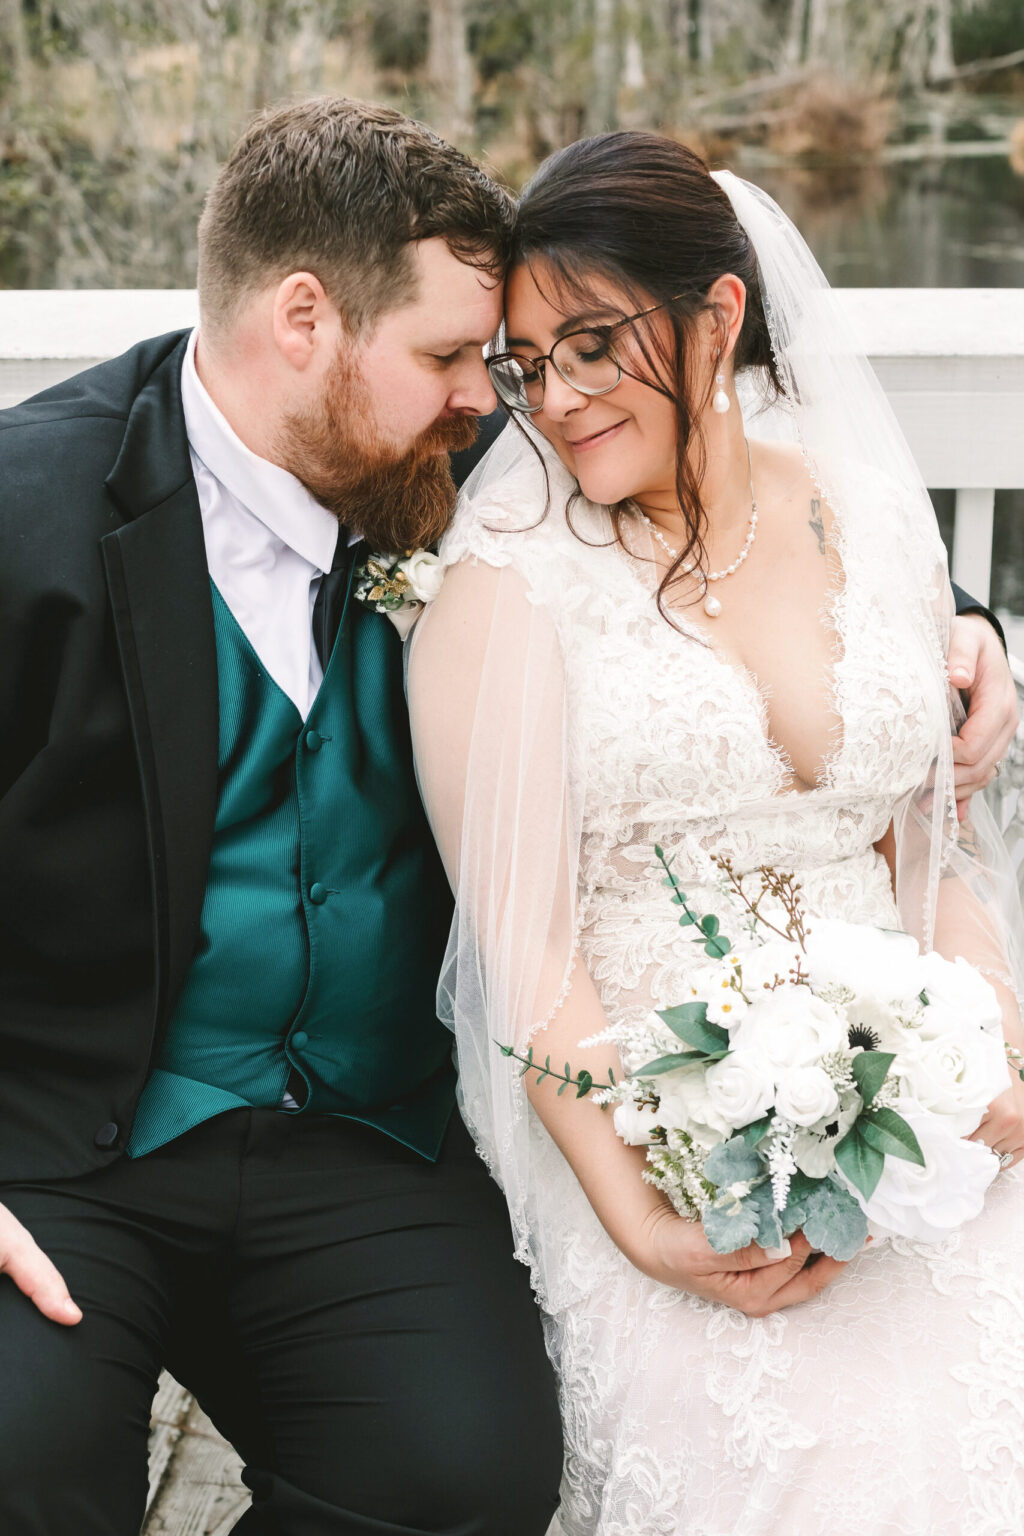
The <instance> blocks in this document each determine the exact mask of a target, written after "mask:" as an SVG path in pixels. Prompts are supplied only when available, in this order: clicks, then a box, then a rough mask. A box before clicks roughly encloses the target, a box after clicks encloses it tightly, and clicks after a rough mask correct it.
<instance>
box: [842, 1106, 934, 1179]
mask: <svg viewBox="0 0 1024 1536" xmlns="http://www.w3.org/2000/svg"><path fill="white" fill-rule="evenodd" d="M857 1129H858V1130H859V1131H860V1134H861V1135H862V1136H863V1138H864V1140H865V1141H866V1142H867V1143H868V1145H869V1146H871V1147H874V1148H875V1149H876V1151H878V1152H882V1153H884V1154H885V1155H886V1156H887V1157H903V1158H906V1160H907V1162H908V1163H916V1164H917V1166H918V1167H919V1168H923V1167H924V1153H923V1152H922V1151H921V1143H920V1142H919V1141H918V1139H917V1137H916V1136H915V1135H914V1132H913V1130H912V1129H911V1128H910V1126H909V1125H908V1124H907V1122H906V1121H905V1120H904V1118H903V1116H902V1115H898V1114H897V1113H896V1111H895V1110H894V1109H872V1110H870V1111H869V1113H868V1114H866V1115H861V1117H860V1119H859V1120H858V1121H857Z"/></svg>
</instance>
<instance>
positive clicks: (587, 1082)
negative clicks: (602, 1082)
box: [576, 1067, 594, 1099]
mask: <svg viewBox="0 0 1024 1536" xmlns="http://www.w3.org/2000/svg"><path fill="white" fill-rule="evenodd" d="M593 1086H594V1079H593V1078H592V1077H591V1075H590V1073H589V1072H588V1071H587V1069H586V1067H583V1068H581V1070H580V1075H579V1077H578V1078H577V1080H576V1097H577V1098H578V1099H585V1098H586V1096H587V1094H588V1093H589V1092H590V1090H591V1088H593Z"/></svg>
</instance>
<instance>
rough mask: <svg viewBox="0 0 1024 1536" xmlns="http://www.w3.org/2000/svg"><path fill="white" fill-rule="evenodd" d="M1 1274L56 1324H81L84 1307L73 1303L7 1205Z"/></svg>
mask: <svg viewBox="0 0 1024 1536" xmlns="http://www.w3.org/2000/svg"><path fill="white" fill-rule="evenodd" d="M0 1274H4V1275H8V1276H9V1277H10V1278H11V1279H12V1280H13V1281H14V1283H15V1285H16V1286H17V1287H18V1289H19V1291H24V1293H25V1295H26V1296H27V1297H28V1299H29V1301H31V1302H34V1303H35V1305H36V1306H37V1307H38V1308H39V1310H40V1312H41V1313H42V1314H43V1316H44V1317H48V1318H50V1319H51V1320H52V1321H53V1322H55V1323H67V1324H72V1323H78V1322H81V1320H82V1312H81V1308H79V1307H76V1305H75V1303H74V1302H73V1301H72V1300H71V1297H70V1295H69V1294H68V1288H67V1286H66V1285H65V1284H64V1281H63V1279H62V1277H61V1275H60V1273H59V1271H58V1270H57V1268H56V1267H55V1265H53V1264H51V1263H50V1260H49V1259H48V1258H47V1257H46V1254H45V1253H44V1252H43V1251H42V1249H41V1248H40V1247H39V1246H38V1244H37V1243H36V1242H35V1239H34V1238H33V1237H32V1236H31V1234H30V1233H29V1232H27V1231H26V1230H25V1228H24V1227H23V1226H22V1224H21V1222H20V1221H19V1220H18V1218H17V1217H16V1216H14V1215H12V1214H11V1212H10V1211H9V1210H8V1209H7V1207H6V1206H4V1205H0Z"/></svg>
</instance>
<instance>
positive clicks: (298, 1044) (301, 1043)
mask: <svg viewBox="0 0 1024 1536" xmlns="http://www.w3.org/2000/svg"><path fill="white" fill-rule="evenodd" d="M291 1044H292V1049H293V1050H296V1051H301V1050H303V1049H305V1047H306V1046H307V1045H308V1044H309V1036H308V1035H307V1034H306V1031H305V1030H304V1029H297V1030H296V1031H295V1033H294V1035H292V1039H291Z"/></svg>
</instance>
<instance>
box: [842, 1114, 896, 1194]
mask: <svg viewBox="0 0 1024 1536" xmlns="http://www.w3.org/2000/svg"><path fill="white" fill-rule="evenodd" d="M861 1118H863V1116H862V1117H861ZM836 1162H837V1163H838V1164H839V1166H840V1168H841V1169H842V1170H843V1172H844V1173H845V1174H846V1177H847V1178H848V1179H849V1181H850V1183H851V1184H852V1185H853V1187H854V1188H855V1189H859V1190H860V1192H861V1194H862V1195H863V1196H864V1198H865V1200H870V1199H871V1196H872V1195H873V1194H874V1192H875V1190H876V1189H877V1188H878V1181H879V1179H880V1178H881V1177H882V1169H883V1167H884V1166H885V1158H884V1156H883V1155H882V1153H881V1152H879V1151H878V1149H877V1148H876V1147H873V1146H871V1145H870V1143H869V1142H867V1141H865V1140H864V1137H863V1136H862V1135H861V1134H860V1121H859V1120H858V1121H857V1123H856V1124H855V1125H854V1127H853V1129H852V1130H851V1131H848V1132H847V1134H846V1135H845V1136H844V1137H843V1139H842V1141H838V1142H836Z"/></svg>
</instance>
